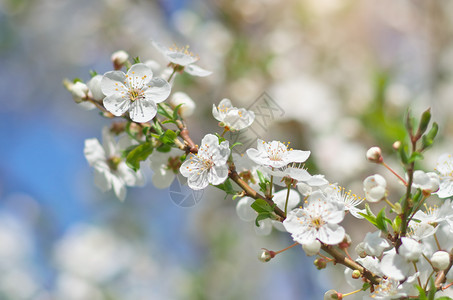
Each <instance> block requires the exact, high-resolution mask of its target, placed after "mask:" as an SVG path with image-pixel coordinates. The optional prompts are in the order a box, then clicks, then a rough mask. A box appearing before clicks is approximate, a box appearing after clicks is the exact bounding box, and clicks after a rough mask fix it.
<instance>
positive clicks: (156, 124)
mask: <svg viewBox="0 0 453 300" xmlns="http://www.w3.org/2000/svg"><path fill="white" fill-rule="evenodd" d="M152 126H153V128H154V130H155V131H156V133H157V134H158V135H162V134H163V133H164V131H163V129H162V126H160V124H159V121H158V120H157V119H154V124H153V125H152Z"/></svg>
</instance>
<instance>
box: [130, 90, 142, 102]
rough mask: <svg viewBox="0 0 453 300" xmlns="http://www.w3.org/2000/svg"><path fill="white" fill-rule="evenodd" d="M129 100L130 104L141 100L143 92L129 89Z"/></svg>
mask: <svg viewBox="0 0 453 300" xmlns="http://www.w3.org/2000/svg"><path fill="white" fill-rule="evenodd" d="M129 98H130V99H131V101H132V102H134V101H135V100H138V99H141V98H143V90H141V89H138V88H131V89H129Z"/></svg>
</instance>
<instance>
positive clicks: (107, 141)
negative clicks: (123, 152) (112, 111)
mask: <svg viewBox="0 0 453 300" xmlns="http://www.w3.org/2000/svg"><path fill="white" fill-rule="evenodd" d="M102 147H104V150H105V156H106V157H107V158H109V157H112V156H117V155H118V156H119V153H117V152H118V151H117V147H116V142H115V138H114V137H113V134H112V133H111V132H110V129H109V128H108V127H107V126H105V127H104V128H102Z"/></svg>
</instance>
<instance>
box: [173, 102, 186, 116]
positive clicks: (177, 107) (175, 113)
mask: <svg viewBox="0 0 453 300" xmlns="http://www.w3.org/2000/svg"><path fill="white" fill-rule="evenodd" d="M183 105H184V103H181V104H178V105H177V106H176V107H175V108H174V110H173V120H177V119H178V118H179V115H178V112H179V108H180V107H181V106H183Z"/></svg>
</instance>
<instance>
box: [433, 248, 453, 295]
mask: <svg viewBox="0 0 453 300" xmlns="http://www.w3.org/2000/svg"><path fill="white" fill-rule="evenodd" d="M452 266H453V256H452V255H451V254H450V264H449V265H448V267H447V268H446V269H445V270H442V271H440V272H439V273H438V274H437V277H436V280H434V285H435V286H436V288H437V290H440V289H442V284H444V283H445V280H446V279H447V273H448V271H450V269H451V267H452Z"/></svg>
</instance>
